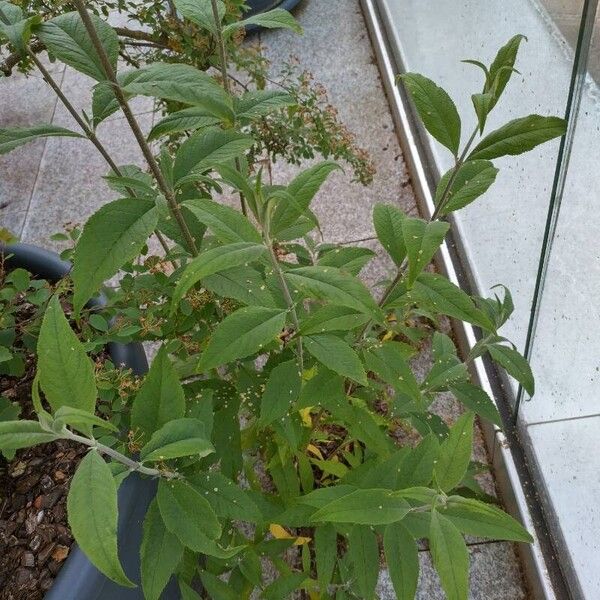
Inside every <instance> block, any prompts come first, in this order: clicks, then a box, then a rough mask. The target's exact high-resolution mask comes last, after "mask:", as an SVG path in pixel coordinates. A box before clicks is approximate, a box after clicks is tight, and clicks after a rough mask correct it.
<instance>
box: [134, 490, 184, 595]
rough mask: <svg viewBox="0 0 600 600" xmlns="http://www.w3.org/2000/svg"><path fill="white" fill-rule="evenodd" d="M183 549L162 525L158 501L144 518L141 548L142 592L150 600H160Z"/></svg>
mask: <svg viewBox="0 0 600 600" xmlns="http://www.w3.org/2000/svg"><path fill="white" fill-rule="evenodd" d="M183 550H184V548H183V545H182V544H181V542H180V541H179V539H178V538H177V536H176V535H175V534H173V533H171V532H170V531H169V530H168V529H167V528H166V527H165V524H164V523H163V520H162V518H161V516H160V511H159V509H158V504H157V501H156V500H153V501H152V504H150V508H149V509H148V512H147V513H146V517H145V518H144V534H143V537H142V545H141V547H140V558H141V575H142V590H143V591H144V597H145V598H147V600H159V598H160V596H161V594H162V591H163V590H164V589H165V586H166V585H167V583H168V582H169V579H170V578H171V575H172V574H173V573H174V572H175V569H177V566H178V565H179V561H180V560H181V558H182V556H183Z"/></svg>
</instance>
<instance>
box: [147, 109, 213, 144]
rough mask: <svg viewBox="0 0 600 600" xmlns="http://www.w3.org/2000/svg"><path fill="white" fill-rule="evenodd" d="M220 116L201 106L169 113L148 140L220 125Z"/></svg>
mask: <svg viewBox="0 0 600 600" xmlns="http://www.w3.org/2000/svg"><path fill="white" fill-rule="evenodd" d="M219 123H220V118H219V117H215V116H214V115H212V114H211V113H210V112H209V111H207V110H206V109H205V108H203V107H201V106H191V107H190V108H184V109H183V110H178V111H176V112H173V113H170V114H168V115H167V116H166V117H164V118H163V119H161V120H160V121H159V122H158V123H157V124H156V125H154V127H153V128H152V129H151V131H150V133H149V134H148V141H149V142H150V141H153V140H157V139H158V138H159V137H162V136H163V135H171V134H173V133H180V132H182V131H195V130H196V129H204V128H205V127H211V126H213V125H218V124H219Z"/></svg>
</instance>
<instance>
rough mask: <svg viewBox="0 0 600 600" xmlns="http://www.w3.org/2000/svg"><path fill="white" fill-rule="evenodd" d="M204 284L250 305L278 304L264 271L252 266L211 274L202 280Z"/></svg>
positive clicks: (210, 288)
mask: <svg viewBox="0 0 600 600" xmlns="http://www.w3.org/2000/svg"><path fill="white" fill-rule="evenodd" d="M202 285H203V287H205V288H206V289H207V290H210V291H211V292H214V293H215V294H218V295H219V296H224V297H225V298H233V299H234V300H237V301H238V302H241V303H242V304H246V305H248V306H268V307H269V308H273V307H274V306H276V304H275V300H274V299H273V296H272V294H271V292H270V291H269V290H268V289H267V287H266V283H265V279H264V277H263V275H262V273H260V272H259V271H257V270H256V269H253V268H252V267H234V268H233V269H227V270H226V271H221V272H220V273H215V274H214V275H209V276H208V277H205V278H204V279H203V280H202Z"/></svg>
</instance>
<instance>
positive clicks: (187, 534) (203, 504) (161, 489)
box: [156, 479, 221, 552]
mask: <svg viewBox="0 0 600 600" xmlns="http://www.w3.org/2000/svg"><path fill="white" fill-rule="evenodd" d="M156 499H157V500H158V507H159V509H160V514H161V516H162V519H163V522H164V524H165V526H166V528H167V529H168V530H169V531H170V532H171V533H174V534H175V535H176V536H177V537H178V538H179V541H180V542H181V543H182V544H183V545H184V546H187V547H188V548H190V549H192V550H195V551H197V552H202V547H201V541H202V540H203V539H206V538H207V539H211V540H214V539H217V538H219V537H220V536H221V525H220V523H219V521H218V519H217V515H216V514H215V512H214V511H213V509H212V508H211V506H210V504H209V503H208V501H207V500H206V499H205V498H203V497H202V495H201V494H200V493H199V492H197V491H196V490H195V489H194V488H193V487H192V486H190V485H189V484H188V483H185V482H183V481H166V480H164V479H161V480H160V481H159V484H158V493H157V495H156Z"/></svg>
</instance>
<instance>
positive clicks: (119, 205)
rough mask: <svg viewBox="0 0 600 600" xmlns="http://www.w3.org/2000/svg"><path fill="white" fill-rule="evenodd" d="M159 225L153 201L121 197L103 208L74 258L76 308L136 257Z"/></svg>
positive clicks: (89, 223)
mask: <svg viewBox="0 0 600 600" xmlns="http://www.w3.org/2000/svg"><path fill="white" fill-rule="evenodd" d="M157 222H158V211H157V209H156V206H155V204H154V202H152V201H150V200H142V199H140V198H122V199H121V200H115V201H114V202H110V203H108V204H106V205H104V206H103V207H102V208H101V209H100V210H98V211H96V212H95V213H94V214H93V215H92V216H91V217H90V218H89V219H88V220H87V222H86V224H85V225H84V227H83V231H82V233H81V237H80V238H79V240H78V241H77V246H76V247H75V253H74V255H73V269H72V271H71V277H72V278H73V284H74V287H75V291H74V294H73V308H74V309H75V312H76V313H79V312H80V311H81V309H82V308H83V306H84V304H85V303H86V302H87V301H88V300H89V299H90V298H91V297H92V296H93V295H94V294H95V293H96V292H97V291H98V289H99V288H100V286H101V285H102V284H103V283H104V281H106V280H107V279H109V278H110V277H112V276H113V275H114V274H115V273H117V271H118V270H119V269H120V268H121V267H122V266H123V265H124V264H125V263H126V262H128V261H130V260H132V259H133V258H135V257H136V256H137V255H138V254H139V252H140V250H141V248H142V246H143V245H144V244H145V243H146V240H147V239H148V236H149V235H150V234H151V233H152V231H153V230H154V228H155V227H156V224H157Z"/></svg>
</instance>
